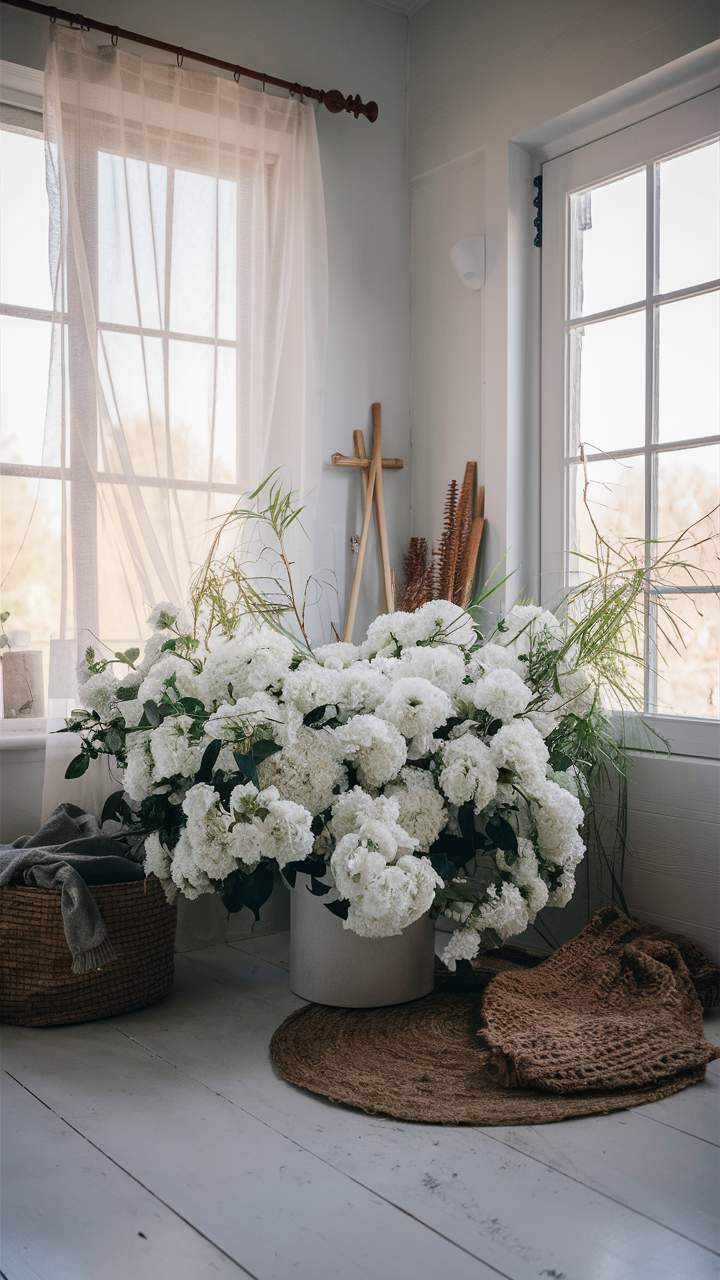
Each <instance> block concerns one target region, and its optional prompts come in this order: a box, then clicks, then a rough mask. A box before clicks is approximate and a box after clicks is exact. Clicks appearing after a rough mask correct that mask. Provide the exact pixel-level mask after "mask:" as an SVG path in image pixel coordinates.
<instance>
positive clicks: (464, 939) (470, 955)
mask: <svg viewBox="0 0 720 1280" xmlns="http://www.w3.org/2000/svg"><path fill="white" fill-rule="evenodd" d="M479 950H480V934H479V933H478V932H477V929H473V928H472V927H470V928H468V929H456V930H455V932H454V933H453V934H452V935H451V938H450V941H449V942H448V944H447V946H446V948H445V950H444V951H443V953H442V956H441V960H442V962H443V964H444V965H445V966H446V967H447V968H448V969H449V970H450V972H451V973H454V972H455V970H456V968H457V962H458V960H474V959H475V956H476V955H477V953H478V951H479Z"/></svg>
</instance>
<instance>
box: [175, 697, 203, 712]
mask: <svg viewBox="0 0 720 1280" xmlns="http://www.w3.org/2000/svg"><path fill="white" fill-rule="evenodd" d="M180 705H181V707H183V708H184V709H185V711H187V713H188V715H189V716H204V715H205V703H204V702H201V701H200V698H190V697H187V698H181V699H180Z"/></svg>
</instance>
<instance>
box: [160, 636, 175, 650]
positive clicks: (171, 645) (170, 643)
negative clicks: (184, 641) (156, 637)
mask: <svg viewBox="0 0 720 1280" xmlns="http://www.w3.org/2000/svg"><path fill="white" fill-rule="evenodd" d="M176 644H177V641H176V639H175V637H174V636H173V638H172V640H166V641H165V643H164V644H162V645H161V646H160V652H161V653H167V652H168V650H171V651H172V652H173V653H174V652H175V645H176Z"/></svg>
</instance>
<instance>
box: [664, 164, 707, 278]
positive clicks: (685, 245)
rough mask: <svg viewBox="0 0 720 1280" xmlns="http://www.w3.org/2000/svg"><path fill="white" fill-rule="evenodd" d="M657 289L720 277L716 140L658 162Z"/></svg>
mask: <svg viewBox="0 0 720 1280" xmlns="http://www.w3.org/2000/svg"><path fill="white" fill-rule="evenodd" d="M656 175H657V191H658V199H659V205H660V253H659V282H658V289H659V292H660V293H672V292H673V291H674V290H675V289H685V288H687V287H688V285H693V284H701V283H702V282H703V281H705V280H717V278H718V276H720V198H719V196H720V143H718V142H714V143H711V144H710V145H708V146H705V147H698V148H697V149H696V150H695V151H687V152H686V153H685V154H684V155H682V156H674V157H673V159H672V160H663V161H661V163H660V164H658V165H657V166H656Z"/></svg>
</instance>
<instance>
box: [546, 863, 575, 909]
mask: <svg viewBox="0 0 720 1280" xmlns="http://www.w3.org/2000/svg"><path fill="white" fill-rule="evenodd" d="M574 892H575V873H574V871H573V870H572V868H571V867H564V868H563V873H562V875H561V877H560V883H559V884H558V886H557V889H554V890H553V892H552V893H551V894H549V896H548V900H547V905H548V906H549V907H566V906H567V904H568V902H569V901H570V899H571V898H572V896H573V894H574Z"/></svg>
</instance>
